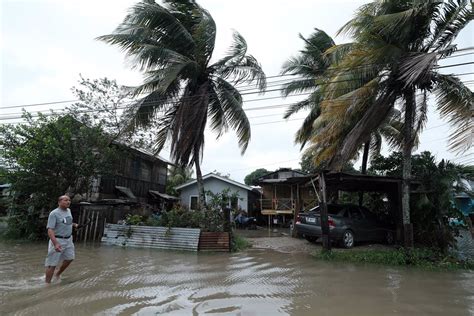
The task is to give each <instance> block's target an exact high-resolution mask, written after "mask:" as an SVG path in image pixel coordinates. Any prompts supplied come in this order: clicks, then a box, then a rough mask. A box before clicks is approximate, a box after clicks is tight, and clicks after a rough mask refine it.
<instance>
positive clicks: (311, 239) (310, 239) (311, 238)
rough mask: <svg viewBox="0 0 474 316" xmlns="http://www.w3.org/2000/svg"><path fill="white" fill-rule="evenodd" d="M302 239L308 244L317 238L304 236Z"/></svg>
mask: <svg viewBox="0 0 474 316" xmlns="http://www.w3.org/2000/svg"><path fill="white" fill-rule="evenodd" d="M304 238H305V239H306V240H307V241H309V242H315V241H316V239H318V238H317V237H315V236H304Z"/></svg>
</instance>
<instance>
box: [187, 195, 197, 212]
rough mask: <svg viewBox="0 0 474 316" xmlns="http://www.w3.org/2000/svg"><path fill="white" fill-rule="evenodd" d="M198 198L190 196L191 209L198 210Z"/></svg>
mask: <svg viewBox="0 0 474 316" xmlns="http://www.w3.org/2000/svg"><path fill="white" fill-rule="evenodd" d="M197 206H198V196H197V195H191V196H190V202H189V208H190V209H191V210H197V209H198V207H197Z"/></svg>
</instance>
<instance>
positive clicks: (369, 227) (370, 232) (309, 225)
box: [295, 204, 394, 248]
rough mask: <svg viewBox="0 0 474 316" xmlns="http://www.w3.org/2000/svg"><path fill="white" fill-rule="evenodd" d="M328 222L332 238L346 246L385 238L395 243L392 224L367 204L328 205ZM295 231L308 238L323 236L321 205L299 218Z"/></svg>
mask: <svg viewBox="0 0 474 316" xmlns="http://www.w3.org/2000/svg"><path fill="white" fill-rule="evenodd" d="M327 206H328V222H329V230H330V237H331V240H335V241H337V242H339V243H340V245H341V246H342V247H344V248H352V247H353V246H354V244H355V242H359V241H382V242H386V243H389V244H392V243H393V241H394V229H393V227H392V226H391V225H390V224H388V223H386V222H383V221H381V220H380V219H379V218H377V216H376V215H375V214H374V213H372V212H370V211H369V210H368V209H367V208H365V207H360V206H357V205H353V204H328V205H327ZM295 226H296V231H297V233H298V234H300V235H303V236H304V237H305V238H306V239H307V240H308V241H311V242H314V241H316V239H318V238H319V237H321V236H322V231H321V214H320V209H319V206H317V207H315V208H312V209H311V210H309V211H308V212H304V213H300V214H299V215H298V217H297V218H296V225H295Z"/></svg>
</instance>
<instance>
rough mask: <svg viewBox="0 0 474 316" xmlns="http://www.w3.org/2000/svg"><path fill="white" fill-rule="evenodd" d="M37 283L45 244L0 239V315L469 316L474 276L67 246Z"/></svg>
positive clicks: (254, 254) (259, 253) (289, 258)
mask: <svg viewBox="0 0 474 316" xmlns="http://www.w3.org/2000/svg"><path fill="white" fill-rule="evenodd" d="M76 248H77V253H76V257H77V260H76V261H75V262H73V264H72V265H71V267H70V269H69V270H67V271H66V272H65V274H64V278H63V279H62V280H61V281H60V282H59V283H55V284H52V285H49V286H46V285H44V284H43V267H42V263H43V260H44V255H45V252H46V244H17V245H12V244H0V258H1V262H0V314H2V315H3V314H10V313H16V314H18V315H30V314H51V315H57V314H66V313H67V314H74V315H82V314H83V315H92V314H98V315H110V314H113V315H115V314H123V315H129V314H139V315H155V314H166V315H208V314H209V315H344V316H346V315H474V273H471V272H443V273H440V272H427V271H420V270H409V269H403V268H387V267H378V266H355V265H351V264H332V263H325V262H319V261H315V260H313V259H312V258H311V257H310V256H309V255H307V254H303V253H294V254H288V253H284V254H283V253H279V252H275V251H271V250H257V249H252V250H248V251H245V252H241V253H237V254H221V253H220V254H205V253H188V252H170V251H160V250H147V249H133V248H127V249H124V248H118V247H105V246H103V247H100V246H92V245H76Z"/></svg>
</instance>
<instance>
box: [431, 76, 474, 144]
mask: <svg viewBox="0 0 474 316" xmlns="http://www.w3.org/2000/svg"><path fill="white" fill-rule="evenodd" d="M435 82H436V89H435V95H436V101H437V104H438V110H439V111H440V113H441V115H443V116H448V117H449V122H450V123H451V126H452V128H453V129H455V131H454V132H452V133H451V135H450V139H449V141H450V147H449V148H450V149H451V150H453V151H455V152H465V151H467V150H469V149H470V148H471V147H472V145H473V141H474V119H473V118H474V115H473V113H474V93H473V92H472V91H471V90H470V89H469V88H468V87H466V86H465V85H464V84H463V83H462V82H461V80H459V79H458V78H456V77H455V76H453V75H441V74H438V75H437V76H436V78H435Z"/></svg>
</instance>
